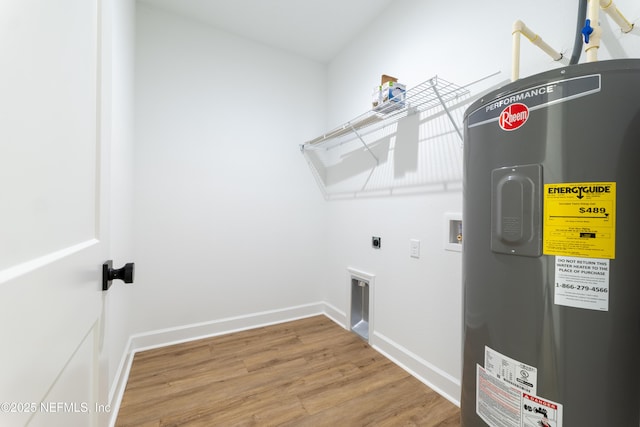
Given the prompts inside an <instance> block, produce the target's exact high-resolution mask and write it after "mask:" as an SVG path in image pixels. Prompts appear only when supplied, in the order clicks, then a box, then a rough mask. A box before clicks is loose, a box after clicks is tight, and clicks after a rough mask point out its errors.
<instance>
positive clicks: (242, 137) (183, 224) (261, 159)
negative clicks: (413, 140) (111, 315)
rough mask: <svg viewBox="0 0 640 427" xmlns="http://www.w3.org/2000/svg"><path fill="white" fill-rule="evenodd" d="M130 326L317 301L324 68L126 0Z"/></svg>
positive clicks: (207, 318) (320, 268) (194, 320)
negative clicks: (132, 51)
mask: <svg viewBox="0 0 640 427" xmlns="http://www.w3.org/2000/svg"><path fill="white" fill-rule="evenodd" d="M136 43H137V44H136V92H135V94H136V109H135V112H136V144H135V166H136V167H135V170H136V173H135V177H134V181H135V193H134V194H135V241H136V262H137V264H136V267H137V278H136V285H135V286H134V289H135V307H134V312H135V328H136V330H137V331H138V332H145V331H150V330H154V329H159V328H167V327H175V326H183V325H189V324H193V323H197V322H207V321H213V320H217V319H224V318H228V317H233V316H243V315H248V314H251V313H257V312H262V311H268V310H278V309H282V308H287V307H293V306H298V305H303V304H309V303H315V302H318V301H320V300H321V297H322V296H323V292H322V290H321V286H322V285H323V284H324V281H323V280H322V275H323V270H324V258H325V251H326V248H325V245H324V243H323V242H324V241H325V240H324V234H325V232H326V216H325V212H324V205H323V203H324V201H323V199H322V197H321V195H320V194H319V193H318V192H317V189H316V188H315V184H314V181H313V178H312V177H311V175H310V174H309V173H308V171H307V169H306V165H305V163H304V161H303V160H302V157H301V154H300V152H299V150H298V144H299V143H301V142H302V139H303V137H304V134H305V133H306V132H308V131H309V130H310V129H311V131H312V132H320V131H321V130H322V129H323V128H324V125H325V123H326V116H325V111H326V101H325V99H326V98H325V91H326V67H325V66H324V65H321V64H319V63H315V62H311V61H309V60H306V59H301V58H297V57H294V56H292V55H290V54H287V53H284V52H282V51H279V50H276V49H272V48H268V47H266V46H263V45H261V44H259V43H256V42H251V41H247V40H245V39H242V38H239V37H236V36H233V35H231V34H228V33H225V32H222V31H219V30H216V29H214V28H212V27H208V26H205V25H201V24H199V23H197V22H195V21H193V20H189V19H186V18H182V17H180V16H177V15H173V14H170V13H167V12H164V11H162V10H159V9H155V8H153V7H151V6H148V5H145V4H142V3H139V4H138V9H137V42H136Z"/></svg>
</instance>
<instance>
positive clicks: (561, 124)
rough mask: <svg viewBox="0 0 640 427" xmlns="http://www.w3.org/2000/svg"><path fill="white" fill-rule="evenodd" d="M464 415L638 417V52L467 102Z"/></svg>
mask: <svg viewBox="0 0 640 427" xmlns="http://www.w3.org/2000/svg"><path fill="white" fill-rule="evenodd" d="M464 126H465V142H464V207H463V227H464V245H463V283H464V285H463V286H464V343H463V347H464V356H463V374H462V396H461V408H462V415H461V419H462V426H463V427H476V426H491V427H540V426H552V427H563V426H564V427H591V426H594V427H595V426H607V427H637V426H638V425H640V409H639V408H640V369H638V368H639V367H640V250H639V245H640V60H632V59H626V60H612V61H601V62H592V63H586V64H580V65H573V66H569V67H566V68H560V69H556V70H553V71H548V72H545V73H542V74H538V75H535V76H531V77H528V78H525V79H521V80H518V81H516V82H513V83H511V84H509V85H507V86H505V87H503V88H502V89H499V90H497V91H494V92H492V93H489V94H488V95H486V96H484V97H483V98H482V99H480V100H478V101H476V102H475V103H474V104H473V105H471V106H470V107H469V109H468V110H467V111H466V113H465V122H464Z"/></svg>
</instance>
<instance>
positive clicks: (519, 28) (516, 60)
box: [511, 19, 562, 81]
mask: <svg viewBox="0 0 640 427" xmlns="http://www.w3.org/2000/svg"><path fill="white" fill-rule="evenodd" d="M511 34H512V36H513V44H512V60H513V62H512V67H511V81H516V80H518V79H519V78H520V34H522V35H523V36H525V37H526V38H528V39H529V41H530V42H531V43H533V44H534V45H536V46H538V47H539V48H540V49H542V50H543V51H544V52H545V53H546V54H547V55H549V56H550V57H551V58H553V60H554V61H559V60H561V59H562V54H561V53H560V52H558V51H557V50H555V49H554V48H552V47H551V46H549V45H548V44H547V42H545V41H544V40H542V38H541V37H540V36H539V35H537V34H536V33H534V32H533V31H531V29H530V28H529V27H527V26H526V25H525V24H524V22H522V21H521V20H519V19H518V20H517V21H516V22H514V23H513V31H512V32H511Z"/></svg>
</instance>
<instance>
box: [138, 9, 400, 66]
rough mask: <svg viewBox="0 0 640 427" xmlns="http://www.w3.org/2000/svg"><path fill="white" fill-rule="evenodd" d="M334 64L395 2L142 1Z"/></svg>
mask: <svg viewBox="0 0 640 427" xmlns="http://www.w3.org/2000/svg"><path fill="white" fill-rule="evenodd" d="M139 1H141V2H144V3H147V4H150V5H154V6H157V7H159V8H162V9H165V10H168V11H171V12H175V13H178V14H181V15H183V16H187V17H190V18H193V19H196V20H199V21H201V22H204V23H207V24H210V25H212V26H215V27H217V28H220V29H223V30H226V31H228V32H230V33H234V34H236V35H239V36H242V37H246V38H248V39H251V40H255V41H259V42H261V43H265V44H267V45H270V46H273V47H277V48H280V49H284V50H287V51H289V52H292V53H295V54H298V55H301V56H304V57H307V58H310V59H313V60H316V61H320V62H328V61H330V60H331V59H332V58H334V57H335V56H336V55H337V54H338V52H339V51H340V50H341V49H342V47H343V46H345V45H346V44H347V43H348V42H349V41H350V40H352V39H353V38H354V37H355V36H356V35H357V34H358V33H360V32H361V31H362V30H363V29H365V28H366V27H367V25H369V24H370V23H371V22H372V21H373V20H374V19H375V18H376V17H377V16H378V15H380V13H381V12H382V11H383V10H384V9H385V8H386V7H388V6H389V5H390V4H391V3H392V2H393V1H394V0H139Z"/></svg>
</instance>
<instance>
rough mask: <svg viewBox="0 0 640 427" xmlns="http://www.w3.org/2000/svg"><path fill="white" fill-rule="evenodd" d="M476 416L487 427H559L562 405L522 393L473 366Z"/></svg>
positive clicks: (560, 425) (482, 369) (489, 373)
mask: <svg viewBox="0 0 640 427" xmlns="http://www.w3.org/2000/svg"><path fill="white" fill-rule="evenodd" d="M476 413H477V414H478V416H479V417H480V418H482V419H483V420H484V422H485V423H487V425H489V426H490V427H562V405H561V404H559V403H557V402H553V401H551V400H548V399H545V398H543V397H540V396H535V395H533V394H529V393H526V392H523V391H521V390H519V389H517V388H515V387H511V386H509V384H507V383H506V382H504V381H501V380H500V379H499V378H497V377H496V376H495V375H493V374H492V373H491V372H489V371H487V370H486V369H484V368H483V367H482V366H480V365H476Z"/></svg>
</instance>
